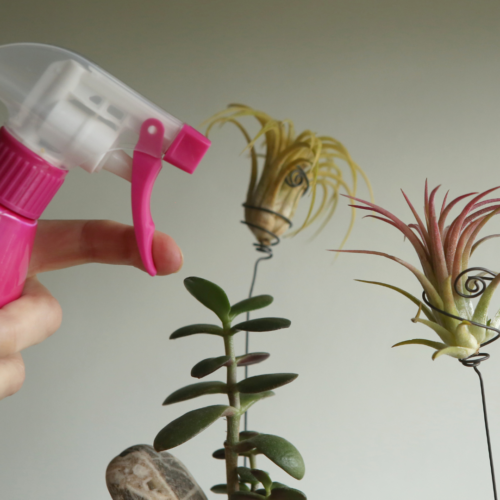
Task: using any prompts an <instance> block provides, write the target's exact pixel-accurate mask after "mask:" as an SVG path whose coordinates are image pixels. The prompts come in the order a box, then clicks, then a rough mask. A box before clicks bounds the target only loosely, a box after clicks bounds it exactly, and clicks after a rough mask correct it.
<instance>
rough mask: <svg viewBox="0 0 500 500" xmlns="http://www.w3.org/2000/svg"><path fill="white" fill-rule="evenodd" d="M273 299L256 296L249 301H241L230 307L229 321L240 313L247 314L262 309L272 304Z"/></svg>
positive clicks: (268, 296)
mask: <svg viewBox="0 0 500 500" xmlns="http://www.w3.org/2000/svg"><path fill="white" fill-rule="evenodd" d="M273 300H274V299H273V298H272V297H271V295H256V296H255V297H251V298H249V299H245V300H242V301H241V302H238V303H237V304H234V305H233V306H231V312H230V313H229V316H230V319H231V320H233V319H234V318H236V316H238V315H239V314H242V313H247V312H251V311H256V310H257V309H262V308H263V307H267V306H268V305H270V304H272V302H273Z"/></svg>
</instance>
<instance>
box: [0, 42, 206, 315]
mask: <svg viewBox="0 0 500 500" xmlns="http://www.w3.org/2000/svg"><path fill="white" fill-rule="evenodd" d="M0 100H1V101H2V102H3V103H4V104H5V106H6V107H7V111H8V114H9V118H8V120H7V123H6V124H5V125H4V126H3V127H2V128H1V129H0V307H2V306H4V305H5V304H7V303H9V302H11V301H12V300H15V299H17V298H18V297H19V296H20V295H21V292H22V289H23V286H24V282H25V280H26V275H27V271H28V265H29V261H30V257H31V250H32V247H33V242H34V238H35V232H36V226H37V219H38V218H39V217H40V215H41V214H42V212H43V211H44V209H45V208H46V206H47V205H48V204H49V202H50V201H51V200H52V198H53V197H54V195H55V194H56V192H57V190H58V189H59V188H60V187H61V185H62V184H63V182H64V178H65V177H66V174H67V173H68V171H69V170H71V169H73V168H75V167H81V168H83V169H84V170H86V171H87V172H99V171H100V170H101V169H105V170H108V171H109V172H112V173H114V174H116V175H118V176H120V177H122V178H124V179H127V180H129V181H131V183H132V216H133V222H134V228H135V234H136V239H137V244H138V247H139V252H140V255H141V258H142V261H143V263H144V266H145V268H146V270H147V271H148V273H149V274H150V275H152V276H154V275H155V274H156V268H155V265H154V262H153V258H152V241H153V233H154V229H155V226H154V223H153V219H152V217H151V212H150V198H151V192H152V189H153V185H154V182H155V180H156V177H157V176H158V173H159V172H160V170H161V167H162V160H165V161H166V162H168V163H170V164H172V165H174V166H176V167H178V168H180V169H181V170H184V171H186V172H189V173H192V172H193V171H194V170H195V169H196V167H197V165H198V163H199V162H200V160H201V159H202V158H203V156H204V154H205V153H206V151H207V150H208V148H209V147H210V141H209V140H208V139H207V138H206V137H204V136H203V135H202V134H200V133H199V132H197V131H196V130H194V129H193V128H192V127H190V126H189V125H186V124H184V123H182V122H181V121H180V120H178V119H177V118H175V117H173V116H171V115H169V114H168V113H167V112H165V111H164V110H162V109H161V108H159V107H157V106H155V105H154V104H152V103H151V102H149V101H148V100H146V99H145V98H144V97H143V96H141V95H140V94H138V93H137V92H135V91H133V90H132V89H130V88H129V87H127V86H126V85H124V84H123V83H122V82H120V81H119V80H117V79H116V78H114V77H113V76H111V75H110V74H109V73H106V72H105V71H103V70H102V69H101V68H99V67H98V66H96V65H95V64H93V63H91V62H89V61H87V60H86V59H84V58H83V57H81V56H79V55H77V54H74V53H73V52H70V51H68V50H65V49H61V48H59V47H54V46H50V45H42V44H33V43H18V44H11V45H4V46H0ZM127 150H129V151H132V150H133V156H132V157H131V156H129V155H128V154H127V153H126V151H127Z"/></svg>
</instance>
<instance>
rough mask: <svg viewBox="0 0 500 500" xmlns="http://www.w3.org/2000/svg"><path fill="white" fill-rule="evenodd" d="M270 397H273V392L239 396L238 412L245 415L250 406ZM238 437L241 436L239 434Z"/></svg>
mask: <svg viewBox="0 0 500 500" xmlns="http://www.w3.org/2000/svg"><path fill="white" fill-rule="evenodd" d="M271 396H274V392H273V391H266V392H258V393H256V394H240V411H241V413H245V412H246V411H247V410H248V409H249V408H250V406H252V405H254V404H255V403H257V401H260V400H261V399H264V398H270V397H271ZM240 436H241V434H240ZM249 437H250V436H249ZM240 439H241V437H240Z"/></svg>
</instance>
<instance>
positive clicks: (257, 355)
mask: <svg viewBox="0 0 500 500" xmlns="http://www.w3.org/2000/svg"><path fill="white" fill-rule="evenodd" d="M269 356H270V354H269V353H268V352H249V353H248V354H243V356H236V363H237V365H238V366H250V365H256V364H257V363H262V361H265V360H266V359H267V358H268V357H269Z"/></svg>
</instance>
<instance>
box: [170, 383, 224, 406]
mask: <svg viewBox="0 0 500 500" xmlns="http://www.w3.org/2000/svg"><path fill="white" fill-rule="evenodd" d="M207 394H227V385H226V384H225V383H224V382H217V381H211V382H198V383H196V384H191V385H186V386H185V387H181V388H180V389H177V390H176V391H175V392H173V393H172V394H170V396H168V398H167V399H165V401H164V402H163V406H165V405H171V404H174V403H180V402H181V401H187V400H188V399H193V398H197V397H199V396H205V395H207Z"/></svg>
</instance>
